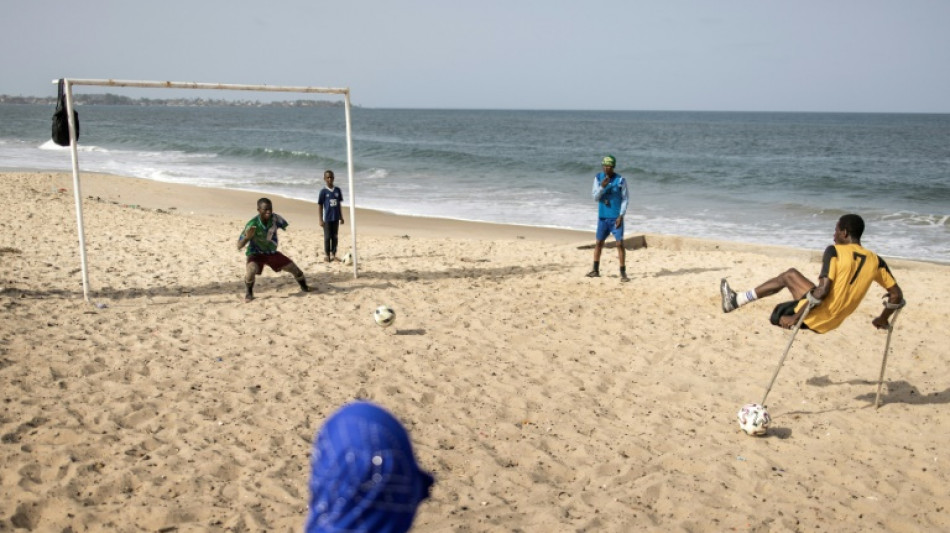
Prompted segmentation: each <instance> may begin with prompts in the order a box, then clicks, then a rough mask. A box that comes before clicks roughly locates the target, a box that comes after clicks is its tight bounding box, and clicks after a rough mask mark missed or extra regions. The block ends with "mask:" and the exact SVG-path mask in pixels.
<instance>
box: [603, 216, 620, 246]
mask: <svg viewBox="0 0 950 533" xmlns="http://www.w3.org/2000/svg"><path fill="white" fill-rule="evenodd" d="M616 225H617V219H616V218H598V219H597V240H598V241H606V240H607V235H610V234H613V236H614V238H615V239H617V240H618V241H622V240H623V222H621V223H620V227H619V228H615V227H614V226H616Z"/></svg>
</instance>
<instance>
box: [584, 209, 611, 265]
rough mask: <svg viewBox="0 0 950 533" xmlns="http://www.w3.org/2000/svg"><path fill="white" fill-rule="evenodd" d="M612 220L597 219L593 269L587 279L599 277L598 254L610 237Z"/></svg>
mask: <svg viewBox="0 0 950 533" xmlns="http://www.w3.org/2000/svg"><path fill="white" fill-rule="evenodd" d="M613 224H614V220H612V219H606V218H600V219H597V233H596V241H595V242H596V244H594V268H593V269H591V271H590V272H588V273H587V277H588V278H596V277H599V276H600V252H601V251H602V250H603V249H604V243H605V242H607V236H608V235H610V232H611V230H612V226H613Z"/></svg>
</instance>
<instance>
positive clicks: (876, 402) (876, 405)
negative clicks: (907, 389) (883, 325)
mask: <svg viewBox="0 0 950 533" xmlns="http://www.w3.org/2000/svg"><path fill="white" fill-rule="evenodd" d="M905 305H907V301H906V300H904V299H901V301H900V302H898V303H896V304H892V303H891V302H888V301H886V300H885V301H884V307H886V308H888V309H896V311H894V315H893V316H891V321H890V323H889V324H888V325H887V342H886V343H885V344H884V359H883V360H882V361H881V375H880V376H878V378H877V396H875V397H874V408H875V409H880V408H881V387H882V386H883V385H884V369H885V368H887V352H888V351H889V350H890V349H891V333H894V322H897V315H899V314H901V309H903V308H904V306H905Z"/></svg>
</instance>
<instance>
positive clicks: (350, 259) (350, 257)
mask: <svg viewBox="0 0 950 533" xmlns="http://www.w3.org/2000/svg"><path fill="white" fill-rule="evenodd" d="M352 262H353V254H352V253H351V252H346V255H344V256H343V264H344V265H348V264H350V263H352Z"/></svg>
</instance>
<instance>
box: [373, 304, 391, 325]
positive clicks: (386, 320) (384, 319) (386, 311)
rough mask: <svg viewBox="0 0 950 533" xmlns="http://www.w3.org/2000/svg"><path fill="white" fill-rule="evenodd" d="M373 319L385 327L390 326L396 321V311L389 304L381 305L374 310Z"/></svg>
mask: <svg viewBox="0 0 950 533" xmlns="http://www.w3.org/2000/svg"><path fill="white" fill-rule="evenodd" d="M373 320H375V321H376V323H377V324H379V325H380V326H382V327H384V328H388V327H389V326H392V325H393V322H395V321H396V312H395V311H393V308H392V307H389V306H388V305H381V306H379V307H377V308H376V310H375V311H373Z"/></svg>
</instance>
